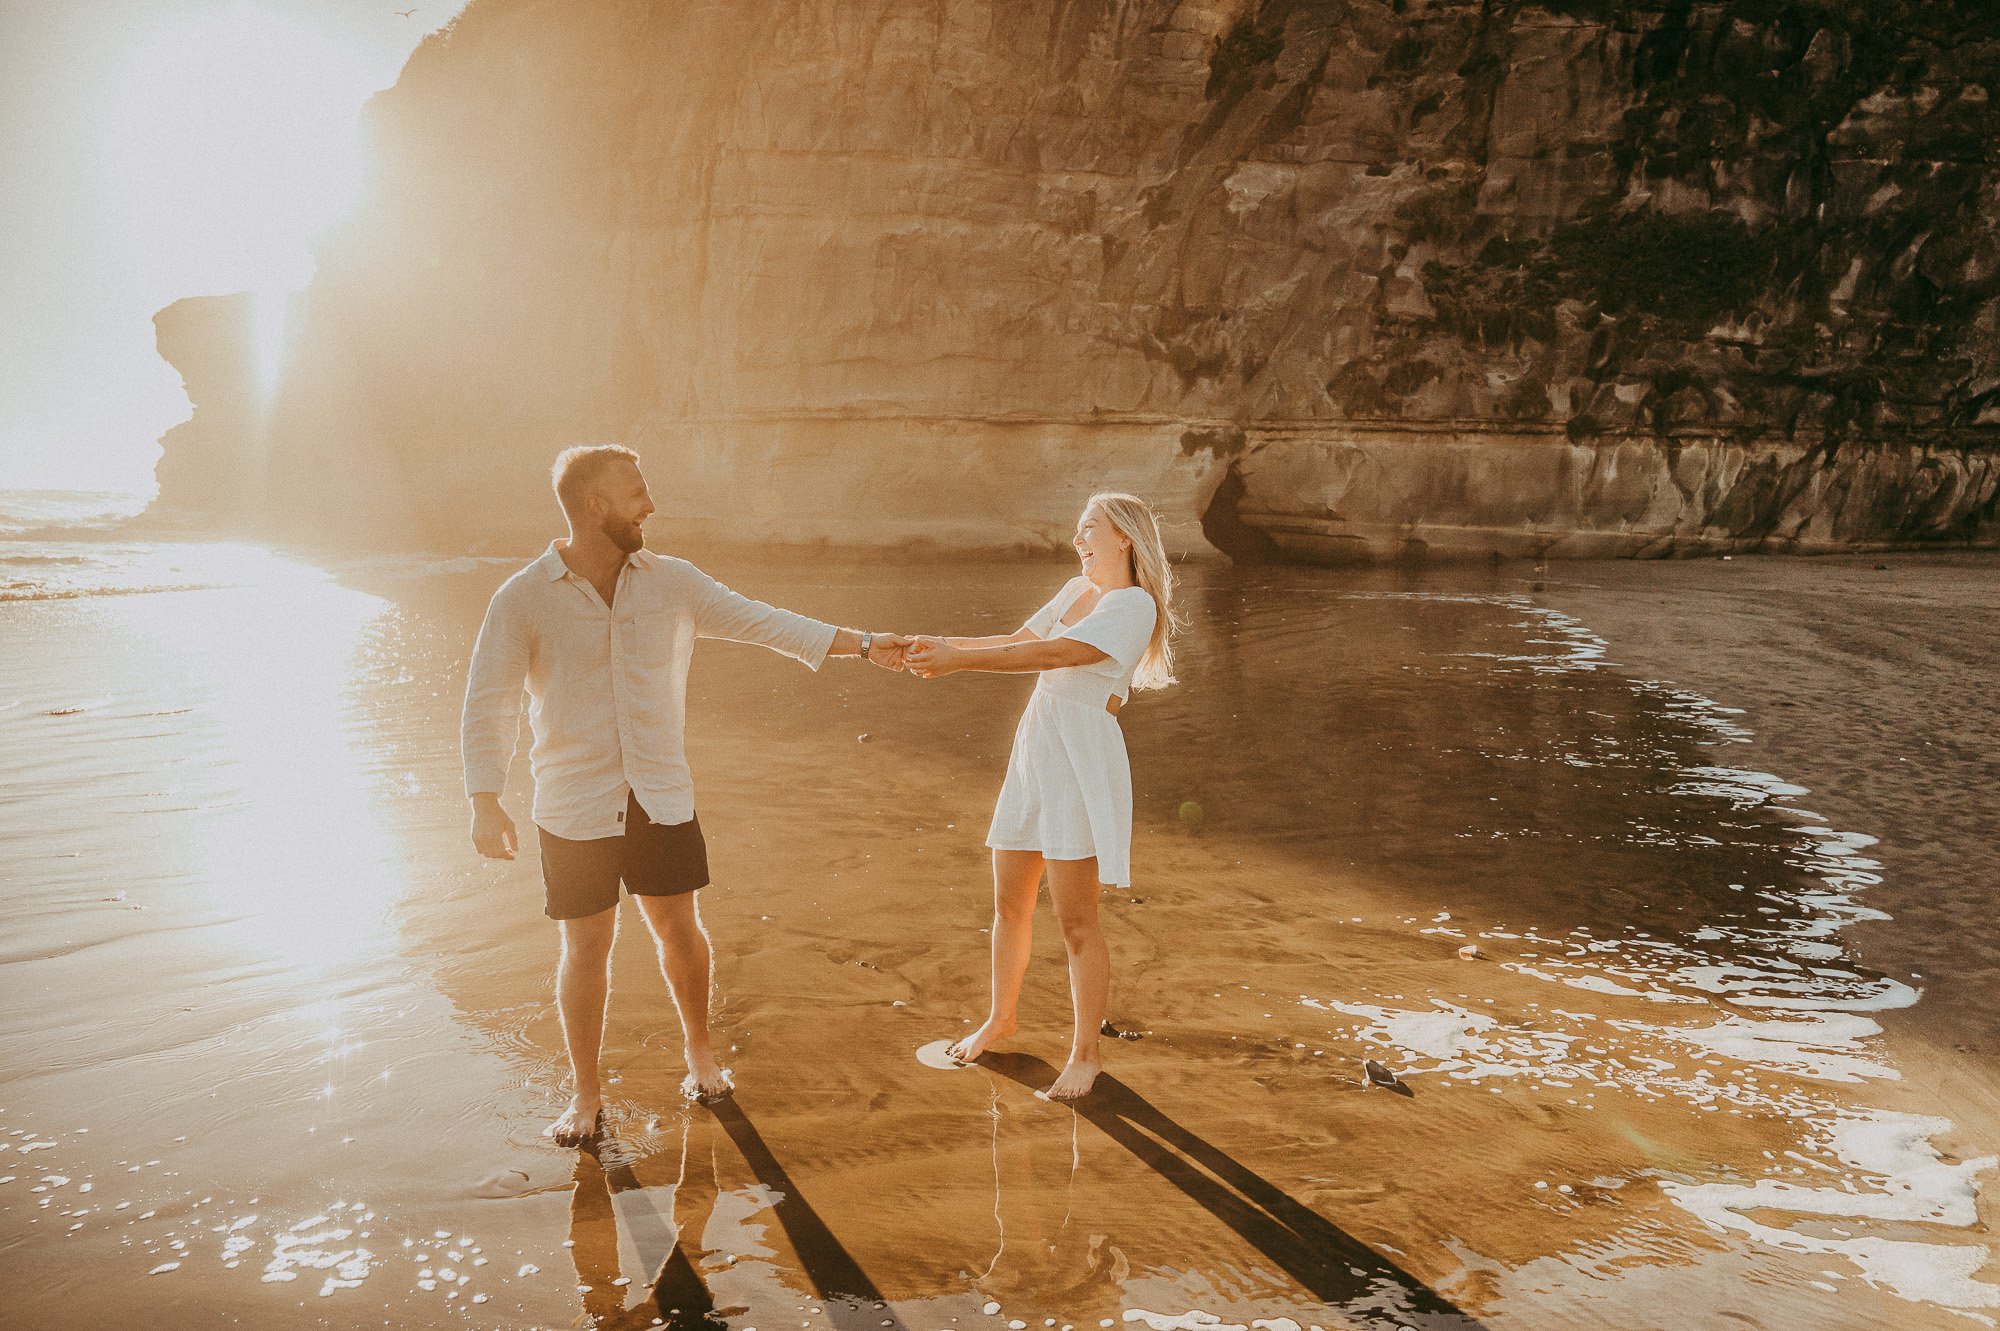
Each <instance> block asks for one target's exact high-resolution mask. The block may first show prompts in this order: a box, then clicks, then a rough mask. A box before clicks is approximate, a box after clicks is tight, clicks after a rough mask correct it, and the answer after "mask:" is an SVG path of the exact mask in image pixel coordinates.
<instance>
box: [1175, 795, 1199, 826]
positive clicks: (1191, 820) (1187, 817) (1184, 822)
mask: <svg viewBox="0 0 2000 1331" xmlns="http://www.w3.org/2000/svg"><path fill="white" fill-rule="evenodd" d="M1180 817H1181V826H1183V827H1185V828H1187V830H1188V831H1190V832H1199V831H1200V830H1201V805H1200V803H1199V802H1197V801H1195V800H1182V801H1181V809H1180Z"/></svg>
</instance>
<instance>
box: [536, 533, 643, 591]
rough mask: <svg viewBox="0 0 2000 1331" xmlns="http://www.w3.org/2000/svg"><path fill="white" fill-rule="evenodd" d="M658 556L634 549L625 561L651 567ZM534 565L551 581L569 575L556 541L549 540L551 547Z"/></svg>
mask: <svg viewBox="0 0 2000 1331" xmlns="http://www.w3.org/2000/svg"><path fill="white" fill-rule="evenodd" d="M658 557H659V556H657V555H655V554H654V553H653V552H652V551H651V550H634V551H633V552H632V553H631V554H629V555H627V556H626V557H625V562H626V563H627V564H629V565H631V566H632V567H633V568H650V567H651V566H652V563H653V561H654V560H655V559H657V558H658ZM534 566H535V567H536V568H539V569H540V570H541V571H542V576H543V577H544V578H546V579H548V580H549V581H550V582H560V581H561V580H562V579H564V578H566V577H568V576H569V565H568V564H565V563H564V562H563V557H562V550H561V548H560V547H559V546H558V544H557V543H556V542H554V541H550V542H549V548H548V549H547V550H545V551H544V552H543V553H542V557H541V558H540V559H537V560H536V561H535V564H534Z"/></svg>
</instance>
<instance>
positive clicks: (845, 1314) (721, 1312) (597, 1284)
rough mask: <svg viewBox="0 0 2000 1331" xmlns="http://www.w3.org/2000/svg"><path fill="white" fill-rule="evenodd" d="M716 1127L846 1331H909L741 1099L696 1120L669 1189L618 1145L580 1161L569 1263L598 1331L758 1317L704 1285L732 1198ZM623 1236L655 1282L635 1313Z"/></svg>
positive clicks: (586, 1152) (605, 1144)
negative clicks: (710, 1240) (720, 1202)
mask: <svg viewBox="0 0 2000 1331" xmlns="http://www.w3.org/2000/svg"><path fill="white" fill-rule="evenodd" d="M718 1124H719V1125H720V1126H721V1128H722V1130H723V1132H724V1133H725V1134H726V1135H727V1136H728V1138H729V1140H730V1142H731V1144H732V1145H733V1146H734V1147H735V1148H736V1152H737V1154H738V1155H740V1156H741V1158H742V1160H743V1162H744V1163H745V1164H747V1165H748V1166H749V1168H750V1173H751V1174H752V1175H753V1176H754V1177H755V1178H756V1180H757V1182H758V1183H759V1184H761V1185H762V1186H763V1189H764V1195H765V1196H766V1197H767V1198H769V1199H770V1201H769V1205H770V1208H771V1212H772V1214H773V1216H774V1217H775V1218H776V1219H777V1221H778V1225H779V1228H780V1229H782V1230H783V1231H784V1234H785V1238H786V1241H787V1242H788V1243H789V1244H790V1246H791V1248H792V1251H793V1252H794V1253H795V1254H796V1255H797V1257H798V1262H799V1268H800V1270H801V1271H802V1272H803V1273H804V1275H805V1278H806V1281H807V1283H809V1284H810V1285H811V1286H812V1288H813V1290H814V1292H815V1293H816V1294H818V1296H819V1299H820V1302H821V1303H822V1304H823V1305H824V1308H825V1312H826V1315H827V1317H828V1319H829V1320H830V1321H831V1322H832V1323H833V1325H834V1327H835V1328H837V1331H882V1329H883V1328H885V1327H886V1328H889V1331H903V1327H902V1323H901V1321H900V1320H898V1319H897V1317H896V1315H895V1314H894V1313H893V1312H891V1311H889V1310H888V1307H887V1301H886V1300H885V1299H883V1297H882V1294H881V1292H880V1291H879V1290H878V1289H877V1288H876V1286H875V1282H874V1281H873V1280H871V1279H870V1278H869V1276H868V1273H867V1272H866V1271H864V1270H863V1269H862V1267H861V1264H860V1263H859V1262H857V1261H856V1260H855V1259H854V1256H853V1254H851V1253H849V1252H848V1250H847V1248H846V1246H845V1245H844V1244H842V1243H841V1242H840V1240H839V1239H838V1238H837V1237H835V1235H834V1233H833V1231H832V1230H831V1229H830V1228H828V1226H827V1224H826V1222H825V1221H824V1220H822V1219H821V1218H820V1214H819V1212H818V1211H817V1210H815V1209H814V1208H813V1206H812V1204H811V1203H810V1202H808V1201H807V1200H806V1197H805V1194H804V1193H803V1192H802V1191H801V1190H800V1188H799V1186H798V1183H797V1182H796V1181H795V1180H794V1179H793V1178H792V1176H791V1173H790V1171H788V1170H787V1169H786V1168H785V1167H784V1165H783V1164H782V1163H780V1162H779V1160H778V1158H777V1156H776V1155H775V1154H774V1153H773V1152H772V1151H771V1148H770V1146H769V1145H768V1144H767V1143H766V1142H765V1140H764V1136H763V1134H762V1133H760V1132H759V1131H758V1130H757V1127H756V1125H755V1124H753V1123H752V1122H751V1121H750V1116H749V1115H748V1114H747V1113H745V1112H744V1110H743V1107H742V1105H741V1104H740V1103H739V1102H738V1100H737V1098H736V1097H731V1098H730V1099H727V1100H724V1101H722V1102H721V1103H719V1104H716V1105H713V1106H710V1107H709V1108H707V1109H702V1108H696V1109H694V1110H693V1111H692V1114H691V1117H690V1118H689V1120H688V1123H687V1128H686V1132H685V1133H684V1135H683V1136H682V1139H681V1150H680V1161H679V1169H678V1173H677V1176H676V1178H675V1181H674V1182H673V1183H672V1184H671V1185H659V1186H649V1185H648V1184H646V1183H645V1182H644V1181H643V1180H642V1179H641V1177H640V1171H641V1170H644V1169H647V1167H648V1166H649V1165H651V1164H652V1163H653V1162H654V1161H657V1160H658V1159H660V1156H658V1155H655V1156H652V1157H648V1158H646V1159H640V1160H630V1159H627V1158H625V1157H623V1156H622V1155H621V1153H620V1152H619V1150H618V1144H617V1142H616V1141H615V1140H604V1139H600V1140H599V1141H597V1142H593V1143H592V1144H591V1145H589V1146H587V1147H585V1148H584V1149H583V1150H581V1151H579V1152H578V1154H577V1163H576V1191H575V1193H574V1194H573V1195H572V1197H571V1201H570V1239H571V1242H572V1245H573V1246H572V1247H571V1248H570V1254H571V1256H572V1258H573V1259H574V1261H575V1263H576V1273H577V1286H578V1288H579V1290H580V1291H581V1292H582V1294H583V1307H584V1313H585V1315H586V1317H587V1318H589V1319H590V1322H591V1324H592V1325H594V1326H596V1327H598V1328H599V1329H600V1331H626V1328H635V1329H637V1328H648V1329H650V1328H652V1327H654V1326H656V1325H664V1326H665V1327H668V1328H670V1331H718V1329H719V1328H722V1327H725V1326H727V1325H728V1319H729V1318H730V1317H733V1316H737V1315H740V1314H743V1313H746V1312H748V1311H749V1309H747V1308H743V1307H729V1308H718V1307H717V1306H716V1304H715V1299H714V1296H713V1293H712V1291H711V1290H710V1289H709V1286H708V1281H707V1279H706V1277H705V1276H704V1275H703V1273H702V1271H703V1268H702V1259H703V1257H704V1256H705V1255H706V1250H705V1249H704V1248H703V1247H702V1236H703V1233H704V1232H705V1231H706V1230H707V1228H708V1223H709V1219H710V1217H711V1216H712V1215H713V1214H714V1212H715V1205H716V1199H717V1198H718V1196H720V1194H721V1192H722V1183H721V1179H722V1175H723V1170H722V1167H721V1162H720V1161H719V1160H718V1159H717V1154H716V1151H715V1149H714V1148H715V1143H714V1141H713V1138H712V1133H713V1129H714V1126H715V1125H718ZM662 1154H665V1153H662ZM647 1172H649V1173H650V1172H651V1171H650V1170H647ZM663 1198H664V1205H663V1204H662V1199H663ZM621 1236H622V1239H623V1240H624V1242H626V1243H629V1244H630V1245H631V1246H632V1248H633V1249H634V1250H635V1251H636V1253H637V1256H638V1260H639V1263H640V1269H643V1270H652V1271H655V1272H656V1274H655V1275H654V1277H653V1281H652V1286H651V1288H650V1290H649V1291H648V1295H647V1297H646V1298H644V1299H642V1300H640V1301H639V1302H638V1303H636V1304H634V1305H633V1306H631V1307H629V1308H628V1307H627V1306H626V1305H625V1292H624V1291H625V1289H626V1286H623V1285H619V1284H617V1283H616V1282H617V1281H618V1280H619V1279H620V1278H621V1276H620V1271H621V1265H622V1264H621V1260H620V1256H619V1252H620V1242H621ZM656 1261H657V1262H658V1265H657V1266H655V1265H654V1263H655V1262H656ZM655 1318H658V1319H659V1321H658V1322H657V1323H656V1322H655V1320H654V1319H655Z"/></svg>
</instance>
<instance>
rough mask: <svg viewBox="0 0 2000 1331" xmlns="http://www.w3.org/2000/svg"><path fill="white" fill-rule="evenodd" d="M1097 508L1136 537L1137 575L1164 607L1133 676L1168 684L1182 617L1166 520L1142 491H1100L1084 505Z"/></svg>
mask: <svg viewBox="0 0 2000 1331" xmlns="http://www.w3.org/2000/svg"><path fill="white" fill-rule="evenodd" d="M1092 508H1095V509H1096V510H1097V511H1098V512H1099V513H1102V514H1103V515H1104V517H1105V520H1106V521H1108V522H1110V524H1111V525H1112V526H1113V527H1116V528H1117V529H1118V532H1119V534H1120V535H1122V536H1123V537H1124V538H1125V539H1126V540H1128V541H1130V542H1131V543H1132V550H1131V561H1132V581H1134V582H1136V583H1138V584H1139V585H1140V586H1141V587H1143V588H1145V589H1146V594H1147V595H1148V596H1150V597H1152V598H1153V606H1154V608H1155V609H1156V610H1158V611H1159V613H1158V614H1157V615H1155V616H1154V618H1153V636H1152V639H1151V641H1149V642H1148V643H1147V644H1146V654H1145V655H1144V656H1142V657H1140V658H1139V668H1138V670H1137V672H1136V673H1134V674H1133V676H1132V687H1133V688H1135V689H1164V688H1166V687H1167V686H1168V685H1169V684H1172V683H1175V682H1176V681H1175V679H1174V646H1173V635H1174V631H1175V630H1176V629H1178V628H1179V627H1180V621H1178V620H1176V619H1175V618H1174V569H1173V565H1171V564H1169V563H1168V562H1167V547H1166V543H1165V542H1163V541H1162V540H1161V539H1160V524H1159V522H1158V521H1156V520H1155V519H1154V517H1153V510H1152V508H1151V507H1150V506H1149V505H1148V504H1147V503H1146V501H1145V500H1143V499H1141V498H1139V496H1137V495H1129V494H1124V493H1122V492H1118V491H1110V492H1106V493H1104V494H1094V495H1092V496H1091V497H1090V501H1089V502H1088V503H1086V504H1085V505H1084V506H1083V511H1084V512H1086V513H1088V512H1089V511H1090V510H1091V509H1092Z"/></svg>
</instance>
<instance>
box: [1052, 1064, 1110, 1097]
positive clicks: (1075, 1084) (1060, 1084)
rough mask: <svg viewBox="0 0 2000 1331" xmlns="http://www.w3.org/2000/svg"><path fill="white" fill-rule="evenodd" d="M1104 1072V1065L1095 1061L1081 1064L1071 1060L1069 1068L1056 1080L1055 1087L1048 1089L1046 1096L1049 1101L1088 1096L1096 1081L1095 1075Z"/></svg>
mask: <svg viewBox="0 0 2000 1331" xmlns="http://www.w3.org/2000/svg"><path fill="white" fill-rule="evenodd" d="M1102 1071H1104V1065H1103V1064H1102V1063H1099V1062H1098V1061H1097V1060H1096V1059H1094V1058H1093V1059H1091V1060H1090V1061H1089V1062H1082V1061H1080V1060H1078V1059H1074V1058H1072V1059H1071V1060H1070V1061H1069V1066H1068V1067H1066V1068H1064V1069H1063V1070H1062V1075H1061V1076H1059V1077H1057V1078H1056V1082H1055V1085H1053V1086H1051V1087H1049V1089H1048V1091H1047V1095H1048V1097H1049V1099H1051V1100H1078V1099H1081V1098H1083V1097H1084V1096H1086V1095H1089V1094H1090V1088H1091V1086H1092V1085H1094V1084H1095V1083H1096V1081H1097V1074H1098V1073H1100V1072H1102Z"/></svg>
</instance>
